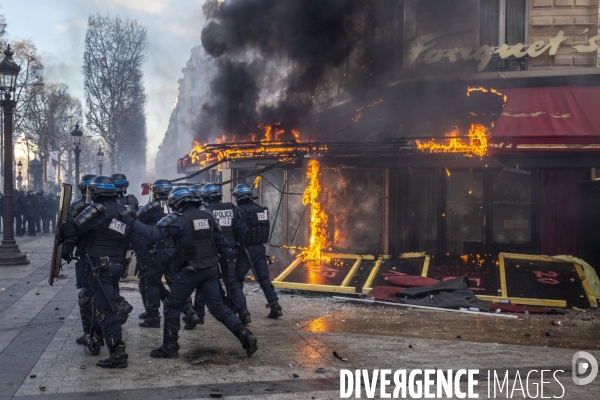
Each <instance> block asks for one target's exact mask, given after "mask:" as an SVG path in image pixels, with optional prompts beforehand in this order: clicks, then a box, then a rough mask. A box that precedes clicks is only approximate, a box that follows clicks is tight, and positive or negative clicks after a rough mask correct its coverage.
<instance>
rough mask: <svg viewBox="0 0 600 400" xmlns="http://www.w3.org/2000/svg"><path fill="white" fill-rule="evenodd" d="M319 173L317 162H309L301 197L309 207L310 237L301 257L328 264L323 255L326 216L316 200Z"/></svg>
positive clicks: (319, 166)
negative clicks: (306, 183)
mask: <svg viewBox="0 0 600 400" xmlns="http://www.w3.org/2000/svg"><path fill="white" fill-rule="evenodd" d="M320 173H321V165H320V164H319V162H318V161H316V160H311V161H310V162H309V163H308V171H307V173H306V176H307V177H308V179H309V182H308V186H307V187H306V190H304V194H303V195H302V204H304V205H309V206H310V227H309V228H310V236H309V241H308V247H307V248H306V249H305V250H304V251H303V252H302V255H303V256H304V260H305V261H324V262H329V261H330V260H331V258H330V257H328V256H327V255H325V254H324V253H323V249H325V247H326V245H327V214H325V211H324V210H323V209H322V208H321V203H319V199H318V198H319V193H320V192H321V183H320V181H319V174H320Z"/></svg>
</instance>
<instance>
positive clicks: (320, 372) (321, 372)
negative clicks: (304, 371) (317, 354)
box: [315, 368, 325, 374]
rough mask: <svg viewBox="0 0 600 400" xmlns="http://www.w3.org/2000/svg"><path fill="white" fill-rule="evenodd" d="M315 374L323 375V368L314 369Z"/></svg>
mask: <svg viewBox="0 0 600 400" xmlns="http://www.w3.org/2000/svg"><path fill="white" fill-rule="evenodd" d="M315 372H316V373H317V374H324V373H325V368H317V369H315Z"/></svg>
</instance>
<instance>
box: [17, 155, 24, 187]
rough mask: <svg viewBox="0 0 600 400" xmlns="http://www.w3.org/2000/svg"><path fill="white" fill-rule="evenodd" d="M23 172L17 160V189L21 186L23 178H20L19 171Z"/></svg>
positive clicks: (20, 163) (21, 165) (21, 164)
mask: <svg viewBox="0 0 600 400" xmlns="http://www.w3.org/2000/svg"><path fill="white" fill-rule="evenodd" d="M22 170H23V163H22V162H21V160H19V162H18V163H17V172H18V173H19V176H17V182H19V183H17V189H20V188H21V186H23V183H22V182H23V177H22V176H21V171H22Z"/></svg>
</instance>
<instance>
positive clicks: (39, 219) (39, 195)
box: [34, 189, 46, 233]
mask: <svg viewBox="0 0 600 400" xmlns="http://www.w3.org/2000/svg"><path fill="white" fill-rule="evenodd" d="M35 199H36V200H37V204H36V207H35V214H34V218H35V231H36V232H39V233H41V232H42V226H43V222H44V221H43V220H44V214H45V202H46V198H45V197H44V191H43V190H39V189H38V190H36V191H35Z"/></svg>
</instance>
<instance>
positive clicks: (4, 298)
mask: <svg viewBox="0 0 600 400" xmlns="http://www.w3.org/2000/svg"><path fill="white" fill-rule="evenodd" d="M32 239H33V240H32ZM19 245H20V246H21V249H22V250H23V251H24V252H29V253H30V259H31V264H30V265H28V266H23V267H10V268H4V267H3V268H2V269H0V288H3V289H4V291H2V292H0V371H1V372H0V400H5V399H11V398H14V399H18V400H25V399H30V398H35V399H38V398H40V399H83V398H85V399H144V400H149V399H172V398H173V399H174V398H177V399H194V398H208V397H210V391H211V389H220V390H221V391H222V392H223V394H224V395H225V397H226V398H229V399H242V398H248V399H249V398H252V399H290V398H298V399H311V398H315V399H326V398H332V399H337V398H339V386H340V380H339V376H340V369H342V368H344V369H350V370H356V369H369V370H373V369H385V368H387V369H391V370H397V369H407V370H412V369H417V368H419V369H424V368H440V369H454V370H457V369H460V368H465V369H472V368H479V369H480V370H482V371H481V373H482V375H481V377H480V391H479V393H480V394H481V395H480V398H487V386H486V385H487V382H486V381H485V376H486V374H487V370H488V369H494V370H497V371H498V372H499V373H500V372H502V375H503V374H504V371H505V370H507V369H510V370H511V376H512V375H514V374H515V373H516V372H517V371H520V374H521V375H523V376H524V375H526V374H527V372H528V371H529V370H530V369H532V368H534V369H538V370H539V369H550V370H553V371H554V370H557V369H560V370H564V371H565V372H564V373H560V374H559V377H560V381H561V383H562V384H563V385H564V387H565V391H566V394H565V396H564V397H563V398H565V399H583V400H585V399H589V400H592V399H594V400H596V399H598V398H600V378H597V379H596V381H595V382H593V383H592V384H590V385H588V386H575V385H574V384H573V381H572V380H571V378H570V375H571V372H570V370H571V358H572V356H573V354H574V352H575V351H576V350H575V349H576V348H581V349H586V350H587V351H589V352H590V353H591V354H593V355H594V356H595V357H596V358H597V359H599V360H600V338H599V337H598V335H590V334H589V332H598V331H599V330H598V328H599V327H600V326H599V323H598V322H600V321H598V319H594V320H591V321H586V322H580V323H579V322H578V323H575V322H574V321H575V319H573V320H572V321H573V323H572V324H570V325H569V326H568V327H567V326H563V327H553V326H552V327H547V328H546V329H547V330H549V331H550V333H551V336H550V337H546V338H544V337H543V336H544V335H543V334H541V333H540V332H543V331H540V329H543V328H542V325H541V324H542V319H540V318H537V317H534V316H523V317H521V319H522V320H507V319H503V318H500V317H474V316H469V315H459V314H452V316H451V317H450V316H448V315H446V314H448V313H442V312H431V311H417V310H410V309H400V308H398V307H387V306H386V307H378V306H364V305H354V304H350V303H347V302H338V301H334V300H333V299H331V298H328V297H324V296H309V295H301V294H293V293H281V294H280V297H281V300H280V302H281V304H282V306H283V309H284V317H283V318H282V319H280V320H276V321H274V320H270V319H267V318H266V315H267V311H268V310H267V309H266V308H265V303H266V301H265V299H264V296H263V294H262V292H260V290H259V288H258V285H255V284H247V285H246V287H245V292H246V295H247V298H248V302H249V309H250V311H251V313H252V318H253V323H252V324H251V325H250V326H249V328H250V329H251V330H252V332H253V333H254V334H255V335H256V336H257V337H258V340H259V350H258V352H257V353H256V354H255V355H254V356H253V357H251V358H247V357H246V356H245V352H244V350H243V349H242V348H241V346H240V344H239V342H238V341H237V339H235V338H234V337H233V336H232V335H231V334H230V333H229V332H228V331H227V330H226V329H225V328H224V327H223V326H222V325H221V324H219V323H218V322H217V321H216V320H215V319H214V318H212V317H211V316H210V315H207V318H206V323H205V325H202V326H198V327H197V328H196V329H195V330H193V331H181V339H180V345H181V350H180V354H181V357H180V358H179V359H177V360H156V359H152V358H150V356H149V352H150V350H152V349H153V348H155V347H157V346H158V345H160V343H161V333H162V331H161V330H159V329H142V328H140V327H138V325H137V324H138V322H139V320H138V319H137V314H138V313H139V312H140V311H141V299H140V296H139V294H138V293H137V285H136V283H134V282H127V283H123V284H122V294H123V295H124V296H125V297H126V298H127V300H128V301H129V302H131V303H132V304H133V305H134V312H133V313H132V314H131V317H130V319H129V320H128V321H127V323H126V324H125V326H124V329H123V331H124V336H125V340H126V342H127V353H128V354H129V367H128V368H127V369H124V370H103V369H100V368H97V367H96V366H95V363H96V361H97V360H98V358H99V357H92V356H89V355H86V354H85V351H84V348H83V347H82V346H79V345H77V344H75V339H76V338H77V337H78V336H80V335H81V322H80V320H79V312H78V308H77V307H75V305H76V299H77V290H76V289H75V286H74V284H75V283H74V277H73V276H74V271H73V266H72V265H70V266H67V268H66V270H65V271H64V272H63V277H61V279H59V280H58V281H56V283H55V285H54V286H53V287H50V286H49V285H48V283H47V271H48V262H49V259H50V246H51V238H50V237H49V236H48V237H45V238H40V237H36V238H27V239H24V240H21V238H20V240H19ZM588 315H589V314H588ZM594 315H597V314H594ZM573 318H575V317H573ZM577 318H578V320H580V319H581V318H580V316H579V317H577ZM597 321H598V322H597ZM459 332H462V333H461V334H460V335H458V334H457V333H459ZM498 332H500V334H498ZM526 332H530V333H528V334H529V336H526V334H527V333H526ZM494 333H496V334H495V335H496V336H494ZM457 336H461V337H460V338H457ZM511 337H514V338H516V339H514V340H513V339H511ZM582 337H583V338H584V340H582V339H581V338H582ZM503 338H505V339H503ZM571 338H572V339H573V340H572V341H570V339H571ZM498 342H502V343H505V344H498ZM511 343H519V345H515V344H511ZM523 344H525V345H523ZM545 346H547V347H545ZM569 347H570V348H569ZM334 351H336V352H338V353H339V354H341V355H342V356H343V357H345V358H347V361H345V362H344V361H340V360H338V359H336V358H335V357H334V356H333V352H334ZM105 356H106V349H103V352H102V354H101V356H100V357H105ZM536 379H537V380H538V383H539V377H538V378H536ZM550 379H551V378H550ZM550 379H546V380H550ZM523 381H525V378H523ZM511 382H512V380H511ZM42 388H43V389H42ZM561 392H562V389H561V387H560V386H559V385H556V384H555V385H547V387H546V389H545V391H544V396H557V397H558V396H561ZM377 393H378V392H377ZM363 395H364V391H363ZM519 396H521V392H516V394H515V396H514V398H522V396H521V397H519ZM353 398H354V397H353ZM497 398H504V397H502V396H500V395H499V396H498V397H497Z"/></svg>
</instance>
